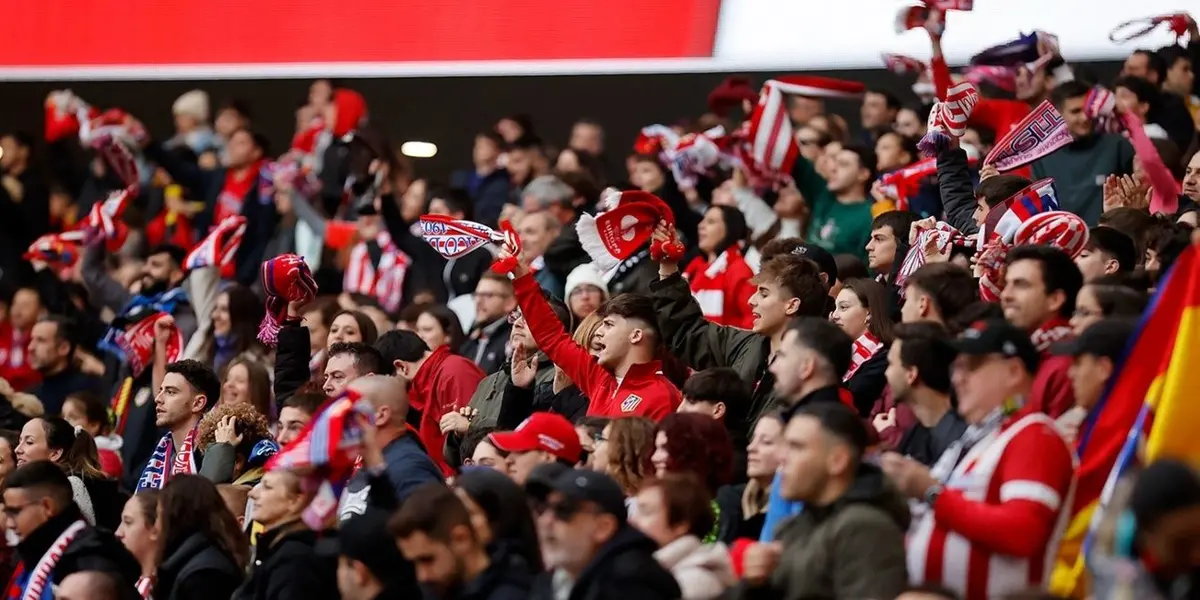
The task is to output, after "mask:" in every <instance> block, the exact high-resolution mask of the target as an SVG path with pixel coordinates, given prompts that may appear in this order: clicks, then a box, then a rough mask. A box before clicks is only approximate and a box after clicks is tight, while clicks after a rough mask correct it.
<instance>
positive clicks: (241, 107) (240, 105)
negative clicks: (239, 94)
mask: <svg viewBox="0 0 1200 600" xmlns="http://www.w3.org/2000/svg"><path fill="white" fill-rule="evenodd" d="M224 110H232V111H233V112H236V113H237V114H238V115H239V116H241V117H242V118H243V119H246V120H247V121H249V120H250V119H251V117H252V116H253V114H254V113H252V112H251V111H250V104H249V103H248V102H246V100H244V99H242V98H228V99H226V100H225V102H223V103H222V104H221V107H220V108H219V109H217V112H221V111H224Z"/></svg>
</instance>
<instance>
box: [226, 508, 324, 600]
mask: <svg viewBox="0 0 1200 600" xmlns="http://www.w3.org/2000/svg"><path fill="white" fill-rule="evenodd" d="M320 537H321V534H319V533H317V532H315V531H312V530H311V529H308V528H306V527H303V526H301V525H299V524H296V525H292V526H288V525H284V526H282V527H278V528H275V529H273V530H271V531H267V532H264V533H262V534H261V535H259V536H258V543H257V544H256V545H255V551H256V553H257V554H256V555H255V557H254V566H253V567H252V568H251V569H252V570H251V571H250V579H249V580H247V581H246V583H245V585H243V586H242V588H241V589H239V590H238V594H237V598H238V600H251V599H253V600H304V599H305V598H312V599H313V600H325V599H326V598H337V597H338V589H337V559H335V558H333V557H323V556H319V555H318V554H317V553H316V552H315V551H314V549H313V548H314V546H315V545H316V543H317V540H318V539H319V538H320Z"/></svg>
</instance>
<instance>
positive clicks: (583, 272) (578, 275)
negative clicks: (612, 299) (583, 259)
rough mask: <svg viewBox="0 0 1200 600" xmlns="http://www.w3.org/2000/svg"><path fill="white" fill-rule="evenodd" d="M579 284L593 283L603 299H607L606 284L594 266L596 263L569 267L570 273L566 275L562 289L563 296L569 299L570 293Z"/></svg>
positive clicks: (602, 275)
mask: <svg viewBox="0 0 1200 600" xmlns="http://www.w3.org/2000/svg"><path fill="white" fill-rule="evenodd" d="M581 285H594V286H596V287H597V288H600V293H601V295H603V296H604V300H606V301H607V300H608V284H607V283H605V282H604V274H603V273H601V272H600V269H597V268H596V265H593V264H592V263H584V264H582V265H579V266H578V267H575V268H574V269H571V273H570V274H568V275H567V285H566V287H565V288H564V290H563V296H564V297H565V298H567V299H570V298H571V294H572V293H574V292H575V290H576V289H578V288H579V286H581Z"/></svg>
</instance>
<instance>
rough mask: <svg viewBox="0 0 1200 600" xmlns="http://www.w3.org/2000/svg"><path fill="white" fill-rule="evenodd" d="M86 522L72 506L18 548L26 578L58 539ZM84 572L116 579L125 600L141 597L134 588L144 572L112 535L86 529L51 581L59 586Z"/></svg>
mask: <svg viewBox="0 0 1200 600" xmlns="http://www.w3.org/2000/svg"><path fill="white" fill-rule="evenodd" d="M82 518H83V514H82V513H80V512H79V508H78V507H77V506H75V505H74V504H73V503H72V504H71V505H69V506H68V507H67V509H66V510H64V511H63V512H62V513H60V514H57V515H55V516H53V517H50V520H49V521H46V522H45V523H44V524H42V526H41V527H38V528H37V529H36V530H34V532H33V533H31V534H29V535H28V536H27V537H26V538H25V539H24V540H21V543H20V544H17V558H18V559H19V560H20V561H23V562H24V564H25V577H28V576H29V574H30V573H31V571H32V570H33V569H34V567H35V566H36V565H37V562H38V561H39V560H41V558H42V555H43V554H45V553H46V551H47V550H49V549H50V546H52V545H54V542H55V541H56V540H58V536H59V535H61V534H62V532H63V531H66V529H67V528H68V527H70V526H71V524H72V523H74V522H75V521H77V520H79V519H82ZM80 571H102V572H105V573H108V574H110V575H113V576H115V577H116V578H117V581H118V582H119V583H120V584H121V585H122V592H123V594H124V595H123V598H136V597H137V592H136V590H135V589H134V587H133V585H134V583H135V582H136V581H137V580H138V577H139V576H140V575H141V572H142V568H141V566H140V565H139V564H138V562H137V559H136V558H134V557H133V555H132V554H130V553H129V551H128V550H126V549H125V546H124V545H122V544H121V542H120V541H118V540H117V538H115V537H113V535H112V534H111V533H108V532H106V531H102V530H99V529H96V528H94V527H91V526H87V527H84V528H83V530H81V531H80V532H79V534H78V535H76V536H75V539H73V540H71V543H70V544H68V545H67V547H66V549H65V550H64V551H63V555H62V558H60V559H59V560H58V564H57V565H55V567H54V571H53V572H52V573H51V580H52V582H53V584H54V585H56V586H57V585H58V584H60V583H62V581H63V580H64V579H66V578H67V576H68V575H70V574H72V573H78V572H80ZM46 590H47V591H49V590H50V587H49V586H47V588H46Z"/></svg>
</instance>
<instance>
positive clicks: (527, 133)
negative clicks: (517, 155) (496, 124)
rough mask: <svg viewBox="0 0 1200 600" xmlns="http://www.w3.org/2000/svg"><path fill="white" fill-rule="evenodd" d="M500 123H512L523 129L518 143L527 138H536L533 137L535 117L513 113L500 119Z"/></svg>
mask: <svg viewBox="0 0 1200 600" xmlns="http://www.w3.org/2000/svg"><path fill="white" fill-rule="evenodd" d="M498 121H512V122H513V123H516V124H517V125H519V126H520V127H521V137H520V138H518V139H517V141H520V140H523V139H525V138H529V137H534V135H533V117H531V116H529V115H527V114H525V113H513V114H510V115H504V116H503V117H500V118H499V119H498Z"/></svg>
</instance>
